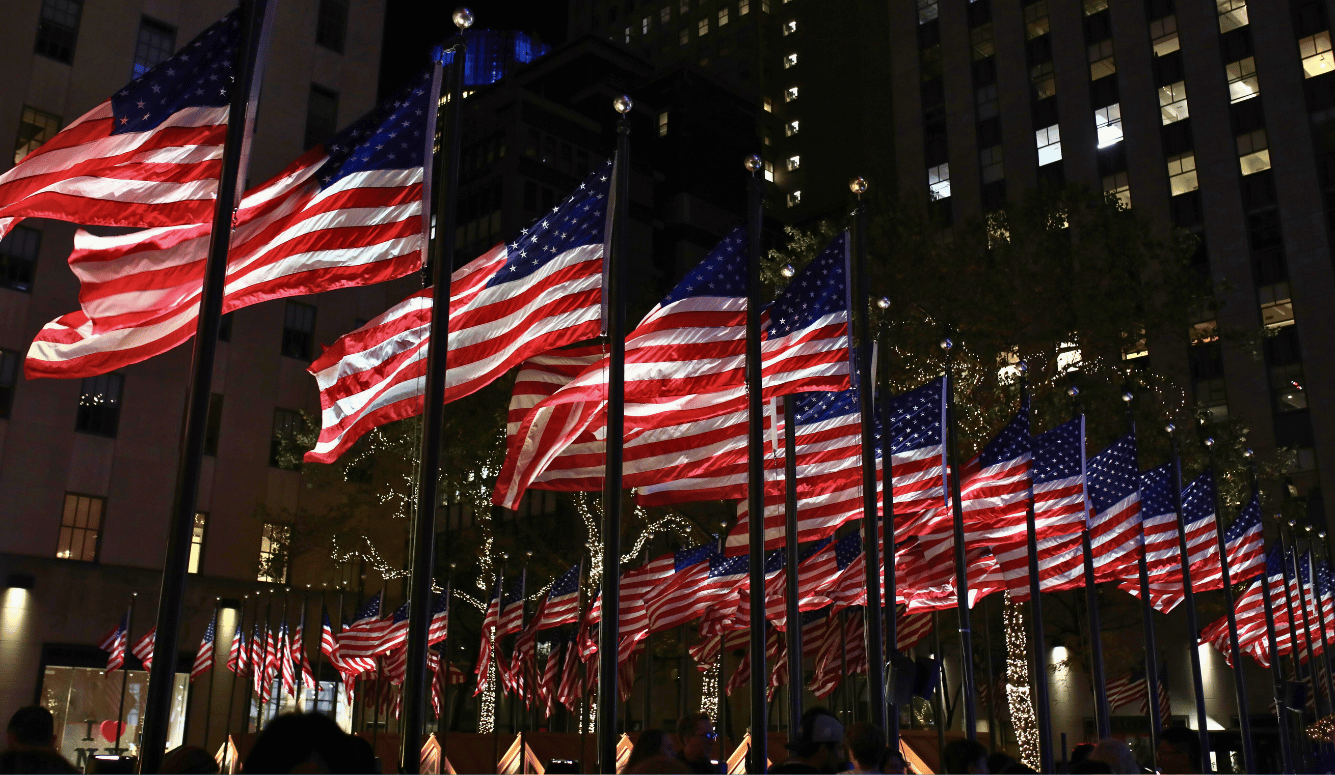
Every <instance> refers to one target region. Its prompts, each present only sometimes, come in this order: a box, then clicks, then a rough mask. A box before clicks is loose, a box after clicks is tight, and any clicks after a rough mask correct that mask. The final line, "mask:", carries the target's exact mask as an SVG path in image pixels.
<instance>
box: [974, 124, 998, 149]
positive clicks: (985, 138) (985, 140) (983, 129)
mask: <svg viewBox="0 0 1335 775" xmlns="http://www.w3.org/2000/svg"><path fill="white" fill-rule="evenodd" d="M994 145H1001V118H1000V117H998V116H993V117H992V118H989V119H987V120H985V121H979V122H978V147H979V148H991V147H992V146H994Z"/></svg>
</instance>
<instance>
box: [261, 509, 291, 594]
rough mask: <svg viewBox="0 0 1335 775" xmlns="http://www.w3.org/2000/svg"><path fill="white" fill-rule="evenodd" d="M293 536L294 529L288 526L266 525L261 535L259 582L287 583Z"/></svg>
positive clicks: (268, 523)
mask: <svg viewBox="0 0 1335 775" xmlns="http://www.w3.org/2000/svg"><path fill="white" fill-rule="evenodd" d="M291 535H292V528H291V527H289V526H287V525H275V524H272V523H270V522H266V523H264V532H263V533H262V534H261V535H260V562H259V565H260V572H259V574H258V575H257V576H256V577H255V578H256V580H257V581H264V582H268V583H270V584H284V583H286V582H287V563H288V559H289V558H288V556H287V548H288V544H289V541H290V538H291Z"/></svg>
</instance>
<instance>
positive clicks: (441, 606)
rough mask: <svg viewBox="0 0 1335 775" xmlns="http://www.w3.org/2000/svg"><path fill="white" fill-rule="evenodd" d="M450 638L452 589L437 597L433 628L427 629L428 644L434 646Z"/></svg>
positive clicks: (433, 612)
mask: <svg viewBox="0 0 1335 775" xmlns="http://www.w3.org/2000/svg"><path fill="white" fill-rule="evenodd" d="M449 636H450V588H449V587H448V586H447V587H445V591H444V592H441V593H440V594H439V595H436V605H435V606H434V607H433V608H432V609H431V626H430V627H428V628H427V634H426V643H427V645H428V646H434V645H436V644H437V643H441V642H443V641H444V640H445V639H446V638H448V637H449Z"/></svg>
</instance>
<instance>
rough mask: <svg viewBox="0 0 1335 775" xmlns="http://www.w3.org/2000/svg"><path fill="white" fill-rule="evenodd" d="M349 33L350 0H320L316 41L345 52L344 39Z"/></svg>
mask: <svg viewBox="0 0 1335 775" xmlns="http://www.w3.org/2000/svg"><path fill="white" fill-rule="evenodd" d="M347 34H348V0H320V10H319V12H318V13H316V16H315V42H316V43H318V44H320V45H321V46H324V47H325V48H327V49H329V50H330V51H337V52H338V53H340V54H342V53H343V41H344V39H345V38H346V37H347Z"/></svg>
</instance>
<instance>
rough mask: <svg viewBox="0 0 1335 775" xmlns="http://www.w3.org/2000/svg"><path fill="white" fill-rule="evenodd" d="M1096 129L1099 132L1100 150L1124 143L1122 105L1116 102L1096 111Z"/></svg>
mask: <svg viewBox="0 0 1335 775" xmlns="http://www.w3.org/2000/svg"><path fill="white" fill-rule="evenodd" d="M1094 129H1095V131H1096V132H1098V137H1099V147H1100V148H1107V147H1108V146H1110V145H1116V144H1117V143H1120V142H1122V104H1121V103H1120V102H1114V103H1113V104H1111V105H1109V106H1108V107H1106V108H1099V109H1098V110H1096V111H1094Z"/></svg>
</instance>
